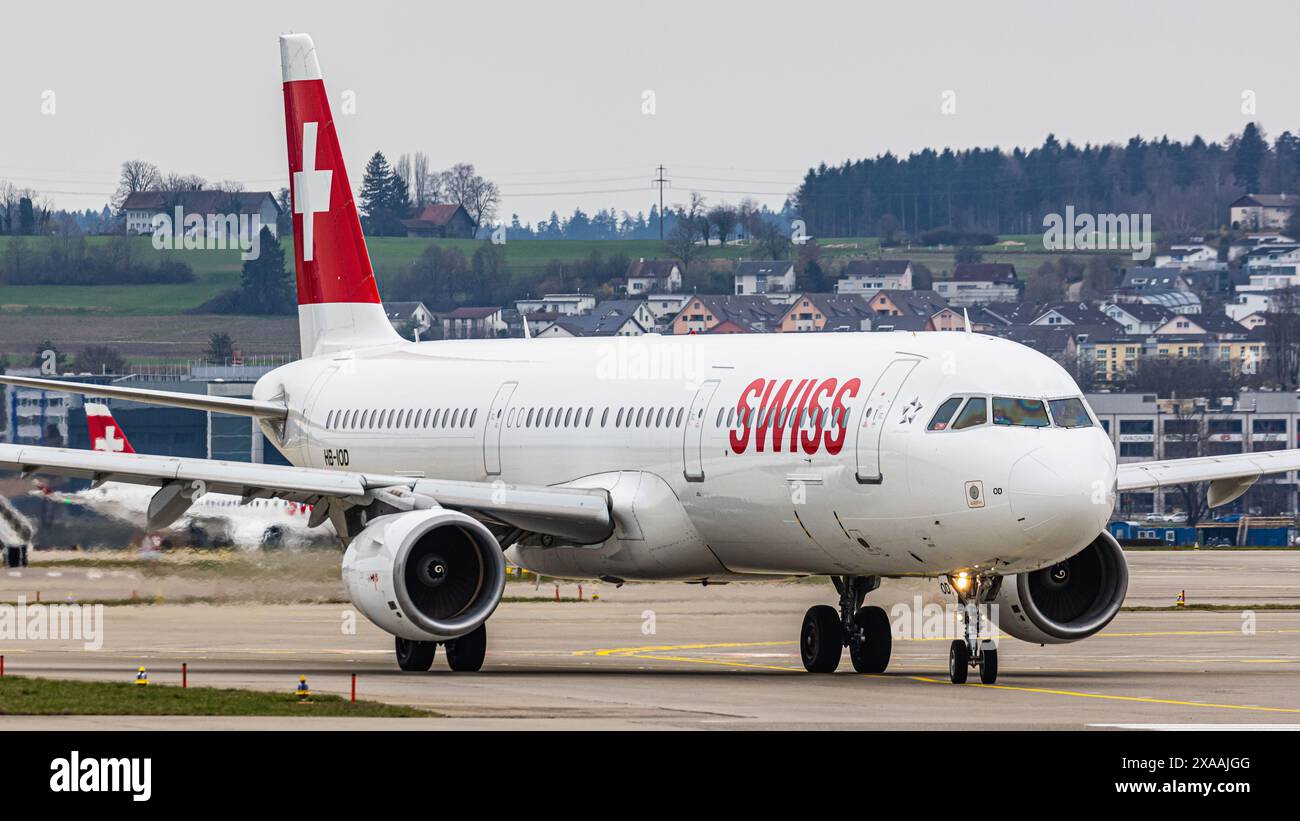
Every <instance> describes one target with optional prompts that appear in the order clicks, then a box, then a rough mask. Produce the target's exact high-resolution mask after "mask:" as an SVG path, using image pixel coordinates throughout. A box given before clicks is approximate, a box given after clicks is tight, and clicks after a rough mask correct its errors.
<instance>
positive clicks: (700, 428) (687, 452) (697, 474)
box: [682, 379, 718, 482]
mask: <svg viewBox="0 0 1300 821" xmlns="http://www.w3.org/2000/svg"><path fill="white" fill-rule="evenodd" d="M717 390H718V380H716V379H710V380H709V381H707V382H705V383H704V384H703V385H700V387H699V390H697V391H696V392H695V399H693V400H692V401H691V408H690V410H689V411H688V412H687V414H686V430H685V431H683V433H682V436H683V438H682V472H683V474H684V475H685V476H686V481H688V482H703V481H704V426H705V424H706V423H707V422H708V410H709V403H710V402H711V401H713V394H714V392H715V391H717Z"/></svg>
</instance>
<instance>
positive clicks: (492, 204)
mask: <svg viewBox="0 0 1300 821" xmlns="http://www.w3.org/2000/svg"><path fill="white" fill-rule="evenodd" d="M438 187H439V188H440V189H441V194H442V197H443V199H445V200H446V201H447V202H449V203H455V204H456V205H462V206H464V207H465V210H466V211H468V212H469V215H470V216H471V217H473V218H474V221H475V222H476V223H478V225H480V226H482V225H483V224H484V223H487V222H490V221H491V220H492V218H493V217H495V216H496V213H497V206H498V205H499V204H500V202H501V191H500V189H498V188H497V185H496V183H494V182H492V181H491V180H486V179H484V178H483V177H482V176H481V175H479V174H477V173H475V171H474V166H473V165H472V164H471V163H457V164H456V165H453V166H452V167H451V168H450V169H448V170H446V171H444V172H442V174H440V175H439V185H438Z"/></svg>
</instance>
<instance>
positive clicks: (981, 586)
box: [948, 574, 1002, 684]
mask: <svg viewBox="0 0 1300 821" xmlns="http://www.w3.org/2000/svg"><path fill="white" fill-rule="evenodd" d="M951 583H952V589H953V591H954V592H955V593H956V594H957V605H958V607H959V608H960V611H959V612H960V615H959V619H958V620H959V622H960V625H961V631H962V634H963V635H962V638H959V639H953V642H952V644H951V645H949V647H948V679H949V680H950V681H951V682H952V683H953V684H965V683H966V679H967V676H968V675H969V674H970V668H972V667H975V668H978V669H979V671H980V683H981V684H993V683H994V682H996V681H997V680H998V646H997V642H995V641H994V640H993V639H991V638H980V634H981V632H986V628H987V627H988V626H991V627H993V628H994V629H996V628H997V625H996V624H994V625H986V624H985V621H986V620H985V618H984V612H983V611H982V610H981V609H980V605H981V604H985V603H987V602H990V601H992V600H993V599H994V598H995V597H996V596H997V594H998V587H1000V586H1001V584H1002V577H1001V576H993V577H983V576H977V577H974V578H970V577H967V576H965V575H964V574H963V575H961V576H959V577H956V578H952V579H951Z"/></svg>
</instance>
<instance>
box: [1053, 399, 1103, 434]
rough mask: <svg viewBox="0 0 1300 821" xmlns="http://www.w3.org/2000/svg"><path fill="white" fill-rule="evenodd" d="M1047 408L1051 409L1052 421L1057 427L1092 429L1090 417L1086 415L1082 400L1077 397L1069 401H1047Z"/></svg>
mask: <svg viewBox="0 0 1300 821" xmlns="http://www.w3.org/2000/svg"><path fill="white" fill-rule="evenodd" d="M1047 406H1048V407H1049V408H1051V409H1052V421H1053V422H1055V423H1056V424H1057V427H1062V428H1088V427H1092V417H1090V416H1089V415H1088V409H1087V408H1085V407H1084V405H1083V400H1082V399H1080V398H1078V397H1077V396H1076V397H1071V398H1070V399H1049V400H1047Z"/></svg>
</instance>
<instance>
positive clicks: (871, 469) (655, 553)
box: [254, 332, 1115, 579]
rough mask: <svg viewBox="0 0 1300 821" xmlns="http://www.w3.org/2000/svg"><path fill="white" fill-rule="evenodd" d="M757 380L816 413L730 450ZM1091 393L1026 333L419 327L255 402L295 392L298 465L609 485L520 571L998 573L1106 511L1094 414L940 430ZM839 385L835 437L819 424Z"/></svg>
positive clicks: (333, 361)
mask: <svg viewBox="0 0 1300 821" xmlns="http://www.w3.org/2000/svg"><path fill="white" fill-rule="evenodd" d="M760 380H761V381H760ZM786 380H789V386H788V388H787V393H786V399H785V401H783V402H780V403H778V402H777V401H776V400H775V398H773V397H775V396H776V395H777V394H778V393H779V391H780V389H781V387H782V386H783V385H785V383H786ZM829 380H835V382H833V383H831V382H829ZM852 380H858V382H857V384H856V388H855V389H854V390H853V391H847V390H846V391H840V389H841V388H844V387H845V386H846V384H847V383H849V382H850V381H852ZM828 383H829V386H830V389H829V390H827V389H825V386H827V385H828ZM755 385H757V386H758V387H757V388H756V389H755V388H754V387H753V386H755ZM768 385H770V386H771V387H770V388H768V387H766V386H768ZM819 387H821V388H823V389H822V390H821V391H819V390H818V388H819ZM747 389H748V391H749V392H748V397H747V398H746V394H747ZM837 391H839V393H838V394H837ZM764 392H766V393H767V395H768V405H769V406H772V405H778V404H779V405H781V406H782V407H789V406H794V407H796V408H797V407H801V406H802V407H804V408H811V407H819V408H821V409H822V410H823V412H822V413H820V414H818V415H817V416H816V417H806V416H801V415H799V414H798V413H797V411H796V412H794V413H792V414H791V416H794V417H797V418H798V419H799V420H800V421H799V422H798V425H800V426H801V427H799V428H798V429H796V428H795V426H793V425H791V424H790V422H789V419H788V418H787V419H786V420H785V424H784V425H781V421H782V420H781V419H779V418H777V419H775V420H769V421H768V424H769V425H771V426H772V427H770V428H768V429H767V430H766V431H763V430H762V429H761V428H760V427H758V426H755V427H752V428H751V429H750V430H749V432H748V434H749V435H748V437H747V438H745V439H744V441H742V442H740V443H738V442H737V438H738V437H741V436H743V434H742V433H741V432H740V431H739V428H740V427H741V425H740V423H739V421H738V414H737V413H736V409H737V407H738V404H739V403H741V402H742V400H743V401H744V402H746V404H748V405H749V406H752V407H754V408H755V409H757V408H758V407H759V406H760V405H761V404H762V402H761V400H762V399H763V394H764ZM1081 393H1082V392H1081V391H1080V389H1079V387H1078V385H1077V384H1076V383H1075V382H1074V380H1073V379H1072V378H1071V377H1070V376H1069V374H1068V373H1066V371H1065V370H1063V369H1062V368H1061V367H1060V366H1059V365H1058V364H1056V363H1055V362H1053V361H1052V360H1051V359H1048V358H1047V357H1045V356H1043V355H1041V354H1039V353H1037V352H1035V351H1033V350H1031V349H1029V348H1026V347H1024V346H1022V345H1018V344H1016V343H1013V342H1008V341H1006V340H1002V339H998V338H994V337H989V336H983V335H978V334H965V333H953V332H942V333H940V332H931V333H919V334H918V333H905V332H899V333H843V334H839V333H837V334H808V335H793V334H781V335H765V336H758V337H755V336H687V337H680V336H679V337H659V336H656V335H650V336H644V337H637V338H617V339H590V338H589V339H581V338H580V339H547V340H522V339H505V340H481V341H480V340H474V341H470V340H465V341H461V340H454V341H440V342H428V343H420V344H416V343H406V344H399V345H392V346H386V347H378V348H370V349H362V350H358V351H353V352H346V353H341V354H332V355H324V356H317V357H313V358H309V359H304V360H301V361H298V362H295V363H292V364H290V365H287V366H285V367H282V368H279V369H277V370H275V371H273V372H271V373H269V374H267V375H266V376H265V377H263V378H262V379H261V380H260V381H259V383H258V385H257V388H256V390H255V393H254V395H255V397H256V398H258V399H272V398H276V397H279V398H282V399H284V400H285V401H287V403H288V404H289V406H290V408H291V409H292V410H291V414H290V418H289V421H288V422H287V424H286V426H285V428H284V430H283V434H284V435H283V437H280V436H279V432H278V431H277V430H276V429H275V428H274V427H273V426H272V425H270V424H264V429H265V431H266V433H267V435H268V436H270V437H271V438H272V440H273V441H276V442H277V443H278V444H279V446H280V447H281V449H282V450H283V452H284V453H285V455H286V456H287V457H288V458H289V459H290V460H291V461H292V462H293V463H294V464H297V465H300V466H308V467H317V468H330V469H340V470H351V471H354V472H356V471H361V472H366V471H369V472H375V473H387V474H404V475H410V476H416V477H420V476H429V477H436V478H439V479H462V480H473V481H488V482H493V481H497V480H500V481H501V482H502V483H503V492H508V485H510V484H528V485H561V484H574V485H580V486H598V487H604V488H607V489H610V490H611V496H612V498H613V500H614V505H615V513H616V518H617V519H618V531H617V533H616V536H615V537H614V538H611V539H610V540H609V541H608V542H606V543H603V544H601V545H595V546H543V545H541V544H537V543H532V544H531V545H521V546H519V547H517V548H516V549H515V551H514V552H513V553H512V556H513V558H515V560H516V561H519V562H520V563H521V564H523V565H524V566H526V567H532V568H534V569H537V570H539V572H545V573H554V574H557V575H592V576H599V575H609V576H614V577H618V578H628V579H633V578H647V579H648V578H685V579H692V578H724V577H728V576H735V575H738V574H764V575H770V574H814V573H832V574H854V575H884V576H898V575H938V574H944V573H951V572H955V571H958V570H972V571H979V572H986V573H988V572H992V573H1002V574H1005V573H1015V572H1023V571H1027V570H1033V569H1037V568H1039V567H1043V566H1046V565H1048V564H1051V563H1054V562H1056V561H1059V560H1061V559H1063V558H1066V557H1068V556H1071V555H1073V554H1074V553H1076V552H1077V551H1079V550H1080V549H1082V548H1083V547H1084V546H1085V545H1087V544H1088V543H1089V542H1090V541H1092V540H1093V539H1094V538H1095V537H1096V536H1097V534H1098V533H1099V532H1100V531H1101V530H1102V529H1103V528H1104V527H1105V525H1106V522H1107V520H1108V518H1109V516H1110V514H1111V511H1112V508H1113V505H1114V500H1115V493H1114V488H1115V456H1114V450H1113V448H1112V446H1111V444H1110V441H1109V439H1108V437H1107V436H1106V434H1105V432H1104V431H1102V430H1101V428H1099V427H1097V426H1095V425H1093V426H1091V427H1080V428H1068V429H1067V428H1061V427H1046V428H1029V427H1015V426H1006V425H993V424H984V425H981V426H978V427H972V428H969V429H965V430H954V429H947V430H936V431H931V430H927V429H926V428H927V423H928V422H929V421H930V418H931V416H932V415H933V413H934V412H935V409H936V408H937V407H938V406H939V405H940V404H941V403H942V402H943V401H944V400H945V399H947V398H949V397H951V396H954V395H962V396H975V395H982V396H988V397H992V396H1005V397H1018V398H1029V399H1058V398H1064V397H1079V396H1081ZM837 395H838V396H839V398H840V400H841V401H840V403H839V404H842V406H843V411H844V414H845V416H844V418H845V420H846V421H845V422H844V425H843V427H844V429H843V430H840V429H839V427H838V426H837V425H836V424H834V423H827V424H825V425H824V426H823V427H822V429H821V430H820V432H818V431H817V427H818V425H815V424H814V423H813V422H812V421H811V419H813V418H816V419H819V420H821V421H826V419H827V417H828V416H830V415H831V413H833V408H832V406H833V405H835V404H836V403H835V401H834V400H835V397H836V396H837ZM629 414H630V418H631V420H632V421H631V424H628V421H627V420H628V418H629ZM679 418H680V420H681V421H680V423H679V422H678V419H679ZM467 419H468V420H469V421H468V422H467V421H466V420H467ZM761 424H762V423H761V422H759V423H758V425H761ZM778 431H779V433H780V440H781V447H780V449H779V450H777V449H776V448H775V447H774V444H773V441H772V439H773V438H774V437H775V436H776V435H777V433H778ZM760 433H762V434H763V436H764V439H765V442H764V447H763V448H762V450H760V449H759V448H758V441H757V440H758V438H759V436H760ZM792 443H793V445H794V448H793V451H792V450H791V447H790V445H791V444H792ZM738 444H739V446H738ZM975 483H978V484H975ZM973 484H974V486H975V487H977V488H978V490H977V494H978V498H972V496H971V488H972V485H973Z"/></svg>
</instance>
